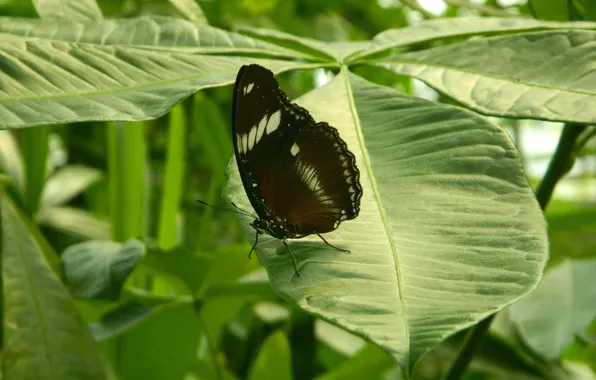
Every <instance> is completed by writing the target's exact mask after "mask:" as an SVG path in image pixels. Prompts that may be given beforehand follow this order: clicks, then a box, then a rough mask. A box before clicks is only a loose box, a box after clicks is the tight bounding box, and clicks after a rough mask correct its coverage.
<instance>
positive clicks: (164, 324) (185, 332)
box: [104, 303, 200, 380]
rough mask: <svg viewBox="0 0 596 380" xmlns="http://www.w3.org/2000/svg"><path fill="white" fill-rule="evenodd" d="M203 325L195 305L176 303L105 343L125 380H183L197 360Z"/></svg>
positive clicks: (161, 309) (164, 307)
mask: <svg viewBox="0 0 596 380" xmlns="http://www.w3.org/2000/svg"><path fill="white" fill-rule="evenodd" d="M199 322H200V321H199V318H198V315H197V314H196V313H195V310H194V309H193V306H192V304H190V303H172V304H171V305H167V306H163V307H160V308H159V309H157V310H156V311H155V312H154V313H152V314H151V315H149V316H148V317H147V318H145V319H143V321H141V322H140V323H137V324H135V325H133V326H132V328H130V329H129V330H127V331H126V332H124V333H122V334H120V335H118V336H117V337H114V338H113V339H110V340H108V341H105V342H104V344H105V346H106V347H107V349H108V350H109V347H110V345H112V348H113V349H114V353H113V357H112V363H113V365H114V367H115V368H116V371H117V372H118V374H119V376H120V378H122V379H144V380H164V379H182V378H183V377H184V374H185V373H186V372H187V371H188V370H189V369H190V367H191V366H192V364H193V362H194V361H195V360H196V359H195V358H196V356H197V350H198V345H199V336H200V328H199V326H200V324H199ZM122 358H126V360H122Z"/></svg>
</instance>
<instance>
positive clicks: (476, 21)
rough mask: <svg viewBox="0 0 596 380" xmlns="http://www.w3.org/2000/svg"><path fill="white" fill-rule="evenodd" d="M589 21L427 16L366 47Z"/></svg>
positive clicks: (389, 46)
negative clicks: (436, 17)
mask: <svg viewBox="0 0 596 380" xmlns="http://www.w3.org/2000/svg"><path fill="white" fill-rule="evenodd" d="M594 28H596V23H593V22H566V23H561V22H548V21H539V20H534V19H531V18H500V17H457V18H440V19H435V20H427V21H423V22H419V23H417V24H414V25H411V26H408V27H406V28H399V29H389V30H385V31H383V32H381V33H379V34H377V35H376V36H375V37H374V38H373V40H372V43H371V44H370V46H369V49H368V50H367V51H363V52H361V53H360V56H364V55H370V54H373V53H376V52H379V51H384V50H388V49H392V48H396V47H403V46H408V45H413V44H419V43H424V42H430V41H434V40H441V39H446V40H448V39H453V38H454V37H455V38H466V37H470V36H474V35H479V34H495V33H501V34H510V33H512V32H524V31H525V32H529V31H536V30H541V29H594Z"/></svg>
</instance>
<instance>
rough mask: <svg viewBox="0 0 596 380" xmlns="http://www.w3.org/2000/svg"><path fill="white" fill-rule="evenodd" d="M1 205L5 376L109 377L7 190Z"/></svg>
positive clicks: (32, 379)
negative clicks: (7, 194)
mask: <svg viewBox="0 0 596 380" xmlns="http://www.w3.org/2000/svg"><path fill="white" fill-rule="evenodd" d="M1 205H2V282H3V291H4V310H3V312H4V333H5V338H4V339H5V340H4V342H5V350H4V352H3V363H2V375H3V378H4V379H22V380H38V379H55V380H63V379H89V380H96V379H109V378H112V376H111V374H110V371H109V370H108V369H107V368H106V367H105V363H104V359H103V358H102V356H101V353H100V350H99V347H98V346H97V345H96V344H95V342H94V341H93V338H92V337H91V334H90V333H89V329H88V328H87V325H86V324H85V323H84V322H83V320H82V319H81V316H80V314H79V313H78V311H77V309H76V307H75V305H74V302H73V300H72V298H70V296H69V294H68V292H67V290H66V289H65V288H64V286H63V285H62V283H61V282H60V280H59V279H58V278H57V277H56V275H55V274H54V273H53V272H52V270H51V269H50V267H49V266H48V264H47V262H46V260H45V259H44V257H43V254H42V252H41V248H40V245H39V243H38V242H37V241H36V239H35V238H34V237H33V236H32V235H31V233H30V232H29V230H28V228H27V223H26V222H25V221H24V220H22V217H21V214H20V213H19V211H18V210H17V209H16V208H15V205H14V204H13V203H12V202H11V201H10V199H9V198H8V196H6V194H3V195H2V196H1Z"/></svg>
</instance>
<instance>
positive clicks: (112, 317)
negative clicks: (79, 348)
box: [89, 302, 162, 341]
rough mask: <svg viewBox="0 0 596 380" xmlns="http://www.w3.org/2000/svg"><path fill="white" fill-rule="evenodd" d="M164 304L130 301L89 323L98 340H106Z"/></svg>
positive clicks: (143, 318)
mask: <svg viewBox="0 0 596 380" xmlns="http://www.w3.org/2000/svg"><path fill="white" fill-rule="evenodd" d="M160 306H162V305H145V304H140V303H137V302H129V303H126V304H123V305H121V306H119V307H117V308H116V309H114V310H111V311H110V312H108V313H106V314H104V315H103V316H102V317H101V319H100V320H99V321H97V322H93V323H91V324H89V329H90V330H91V333H92V334H93V337H94V338H95V340H97V341H102V340H106V339H108V338H112V337H115V336H117V335H119V334H122V333H124V332H125V331H127V330H128V329H130V328H131V327H132V326H135V325H137V324H139V323H141V322H142V321H144V320H145V319H146V318H147V317H149V316H150V315H151V314H153V313H155V312H159V307H160Z"/></svg>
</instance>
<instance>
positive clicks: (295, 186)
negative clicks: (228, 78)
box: [233, 65, 362, 238]
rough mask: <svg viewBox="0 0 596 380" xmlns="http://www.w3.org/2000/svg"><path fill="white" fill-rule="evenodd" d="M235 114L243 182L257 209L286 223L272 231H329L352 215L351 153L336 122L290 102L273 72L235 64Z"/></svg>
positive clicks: (357, 189) (354, 173) (355, 178)
mask: <svg viewBox="0 0 596 380" xmlns="http://www.w3.org/2000/svg"><path fill="white" fill-rule="evenodd" d="M233 118H234V120H233V128H234V148H235V153H236V161H237V163H238V169H239V171H240V175H241V178H242V183H243V185H244V188H245V190H246V193H247V196H248V198H249V200H250V202H251V204H252V206H253V208H254V209H255V211H256V212H257V214H258V216H259V217H260V218H262V219H265V220H268V221H274V222H277V223H278V224H279V223H281V224H283V225H284V226H285V228H286V230H287V231H284V232H283V233H280V234H278V236H277V237H279V238H284V237H300V236H306V235H309V234H312V233H324V232H329V231H332V230H334V229H336V228H337V226H338V225H339V223H340V222H341V221H344V220H348V219H353V218H355V217H356V216H357V215H358V212H359V208H360V198H361V196H362V188H361V186H360V183H359V172H358V169H357V167H356V163H355V158H354V155H353V154H352V153H350V151H349V150H348V148H347V146H346V143H345V142H344V141H343V140H342V139H341V138H340V137H339V133H338V131H337V130H336V129H335V128H333V127H331V126H329V125H328V124H327V123H315V122H314V120H313V118H312V117H311V116H310V114H309V113H308V111H306V110H305V109H304V108H302V107H300V106H298V105H296V104H294V103H291V102H290V100H289V99H288V98H287V96H286V95H285V94H284V93H283V92H282V90H281V89H280V88H279V85H278V83H277V81H276V80H275V78H274V76H273V73H271V72H270V71H269V70H267V69H265V68H263V67H261V66H258V65H248V66H243V67H242V68H241V69H240V71H239V73H238V77H237V79H236V85H235V89H234V112H233Z"/></svg>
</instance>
